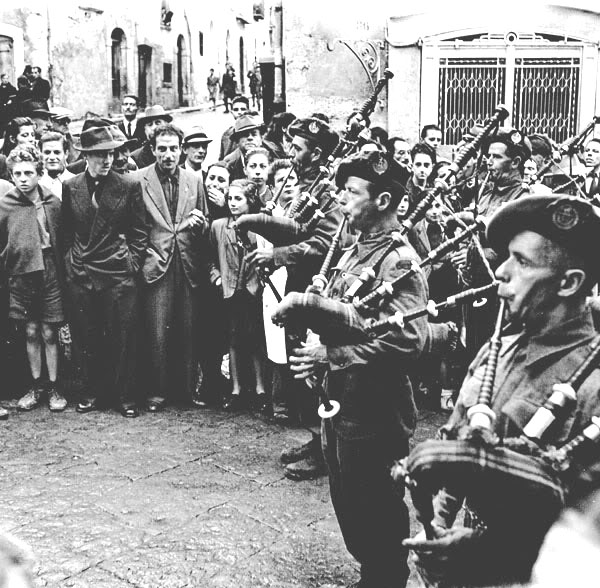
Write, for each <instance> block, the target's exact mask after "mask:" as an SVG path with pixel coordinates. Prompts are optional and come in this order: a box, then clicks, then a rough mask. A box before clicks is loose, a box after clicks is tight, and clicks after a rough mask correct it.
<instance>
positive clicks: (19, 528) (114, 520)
mask: <svg viewBox="0 0 600 588" xmlns="http://www.w3.org/2000/svg"><path fill="white" fill-rule="evenodd" d="M3 404H4V405H6V406H9V407H10V406H12V409H11V415H10V418H9V420H8V421H4V422H1V423H0V430H1V432H2V439H3V444H2V448H3V451H2V460H1V462H0V470H1V474H2V475H1V476H0V495H1V496H2V508H1V509H0V530H1V531H8V532H10V533H12V534H13V535H15V536H17V537H19V538H21V539H23V540H25V541H26V542H28V543H29V544H30V545H31V547H32V548H33V549H34V551H35V553H36V556H37V558H38V564H37V570H36V571H37V575H38V577H37V582H38V585H39V586H52V587H64V588H67V587H76V588H87V587H92V586H93V587H101V588H104V587H107V588H108V587H110V588H126V587H127V588H132V587H134V588H183V587H211V588H212V587H225V588H234V587H238V586H244V587H247V588H254V587H263V586H268V587H273V588H292V587H316V586H321V585H323V584H334V585H335V584H340V585H345V584H348V583H350V582H351V581H352V580H356V577H357V575H356V564H355V562H354V561H353V560H352V558H351V557H350V556H349V555H348V553H347V552H346V550H345V548H344V544H343V541H342V538H341V535H340V532H339V529H338V526H337V523H336V519H335V515H334V513H333V509H332V507H331V503H330V501H329V494H328V487H327V481H326V478H320V479H318V480H316V481H308V482H292V481H289V480H287V479H286V478H285V477H284V476H283V470H282V467H281V465H280V464H279V462H278V457H279V454H280V452H281V450H282V449H283V448H285V447H291V446H294V445H296V444H299V443H301V442H304V441H306V440H307V439H308V437H309V436H308V434H307V433H306V432H305V431H303V430H302V429H293V428H285V427H281V426H280V425H276V424H272V423H269V422H266V421H264V420H261V419H259V418H258V417H254V416H252V415H249V414H236V415H230V414H226V413H224V412H221V411H212V410H208V411H200V410H195V409H178V408H168V409H167V410H166V411H165V412H163V413H160V414H152V415H151V414H143V415H142V416H141V417H140V418H138V419H124V418H122V417H121V416H120V415H118V414H117V413H114V412H100V413H90V414H87V415H79V414H77V413H75V411H74V409H73V408H72V407H70V408H69V409H67V411H66V412H65V413H62V414H52V413H50V412H49V411H48V410H47V409H46V408H45V407H43V408H38V409H36V410H34V411H33V412H31V413H25V414H23V413H17V412H16V411H15V410H14V406H15V403H14V402H3ZM442 420H443V417H440V416H439V415H433V414H431V413H428V414H426V415H425V418H424V420H423V424H422V425H421V426H420V427H419V432H418V438H423V437H426V436H429V435H430V434H431V433H432V431H433V428H434V427H435V426H437V425H439V424H440V423H441V422H442ZM415 585H416V584H415V583H414V582H413V581H411V586H415Z"/></svg>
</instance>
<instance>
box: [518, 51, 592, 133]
mask: <svg viewBox="0 0 600 588" xmlns="http://www.w3.org/2000/svg"><path fill="white" fill-rule="evenodd" d="M579 68H580V60H579V59H577V58H571V59H569V58H565V59H560V58H558V59H528V58H523V59H516V60H515V90H514V96H515V98H514V106H513V125H514V126H515V127H517V128H519V129H525V130H528V131H529V132H531V131H532V130H535V131H536V132H538V133H544V134H546V135H548V136H549V137H551V138H552V139H554V140H555V141H558V142H559V143H560V142H562V141H564V140H565V139H567V138H568V137H570V136H572V135H575V134H576V133H577V130H576V126H575V125H576V124H577V110H578V109H577V105H578V103H579Z"/></svg>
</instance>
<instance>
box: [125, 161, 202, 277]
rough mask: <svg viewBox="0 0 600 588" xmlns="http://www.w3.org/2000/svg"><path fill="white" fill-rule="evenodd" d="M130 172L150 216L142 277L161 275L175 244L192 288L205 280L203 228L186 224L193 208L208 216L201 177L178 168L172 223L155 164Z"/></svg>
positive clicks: (171, 257) (169, 259)
mask: <svg viewBox="0 0 600 588" xmlns="http://www.w3.org/2000/svg"><path fill="white" fill-rule="evenodd" d="M133 175H134V177H136V178H137V179H139V181H140V183H141V185H142V190H143V198H144V205H145V207H146V210H147V213H148V218H149V220H150V237H149V243H148V247H147V249H146V251H145V259H144V263H143V269H142V275H143V278H144V281H145V282H146V283H147V284H152V283H153V282H156V281H157V280H159V279H160V278H162V276H164V275H165V273H166V272H167V269H168V268H169V265H170V264H171V262H172V261H173V255H174V253H175V244H177V248H178V250H179V255H180V257H181V263H182V265H183V271H184V273H185V276H186V278H187V279H188V282H189V283H190V286H191V287H192V288H196V287H197V286H199V285H201V284H202V283H204V284H205V283H206V281H207V268H206V244H205V243H206V241H205V238H204V236H205V235H204V233H205V230H202V229H201V228H200V227H198V228H193V227H192V226H191V225H190V224H189V214H190V212H191V211H192V210H194V209H195V208H197V209H198V210H200V211H201V212H202V213H204V214H205V215H206V216H208V208H207V205H206V196H205V194H204V186H203V184H202V177H201V176H196V175H194V174H192V173H190V172H188V171H187V170H185V169H182V168H180V169H179V197H178V200H177V211H176V214H175V222H174V223H173V221H172V220H171V213H170V211H169V207H168V204H167V200H166V198H165V195H164V192H163V189H162V185H161V183H160V180H159V179H158V174H157V173H156V166H154V165H151V166H150V167H147V168H145V169H142V170H139V171H138V172H135V173H134V174H133Z"/></svg>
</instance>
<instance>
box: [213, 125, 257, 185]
mask: <svg viewBox="0 0 600 588" xmlns="http://www.w3.org/2000/svg"><path fill="white" fill-rule="evenodd" d="M263 128H264V125H263V123H262V122H261V120H260V118H258V117H257V116H254V115H250V114H245V115H243V116H240V118H238V119H237V120H236V121H235V125H234V131H233V133H232V135H231V138H232V140H234V141H237V144H238V146H237V148H236V149H235V150H234V151H233V152H232V153H230V154H229V155H228V156H227V157H226V158H225V159H224V160H223V161H224V162H225V164H226V165H227V169H228V170H229V179H230V181H232V182H233V180H243V179H245V178H246V154H247V153H248V152H249V151H250V150H251V149H254V148H255V147H260V146H261V145H262V132H263Z"/></svg>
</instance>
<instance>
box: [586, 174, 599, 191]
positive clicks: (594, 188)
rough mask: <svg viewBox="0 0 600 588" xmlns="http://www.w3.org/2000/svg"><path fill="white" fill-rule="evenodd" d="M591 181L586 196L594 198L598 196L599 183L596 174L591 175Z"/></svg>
mask: <svg viewBox="0 0 600 588" xmlns="http://www.w3.org/2000/svg"><path fill="white" fill-rule="evenodd" d="M591 179H592V181H591V182H590V189H589V191H588V196H594V194H598V187H599V184H600V182H599V181H598V176H597V175H596V174H592V176H591Z"/></svg>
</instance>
